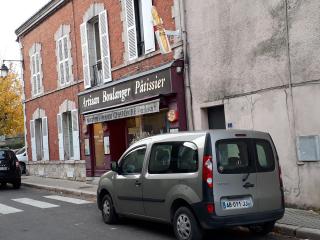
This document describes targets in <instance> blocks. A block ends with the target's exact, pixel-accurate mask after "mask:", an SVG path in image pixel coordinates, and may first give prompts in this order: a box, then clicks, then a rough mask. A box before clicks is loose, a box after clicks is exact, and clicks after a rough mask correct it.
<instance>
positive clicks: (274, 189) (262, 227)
mask: <svg viewBox="0 0 320 240" xmlns="http://www.w3.org/2000/svg"><path fill="white" fill-rule="evenodd" d="M97 203H98V207H99V209H100V210H101V212H102V217H103V220H104V222H106V223H108V224H112V223H115V222H116V221H117V220H118V217H119V216H128V217H137V218H146V219H150V220H154V221H161V222H166V223H170V224H172V225H173V227H174V232H175V235H176V237H177V239H181V240H182V239H183V240H193V239H201V238H202V234H203V230H205V229H215V228H222V227H231V226H247V227H248V228H249V229H250V230H251V231H252V232H254V233H256V234H261V235H263V234H267V233H269V232H270V231H272V229H273V226H274V224H275V221H276V220H278V219H280V218H282V217H283V215H284V196H283V185H282V180H281V170H280V167H279V159H278V155H277V152H276V149H275V146H274V144H273V142H272V139H271V137H270V135H269V134H268V133H264V132H257V131H242V130H213V131H201V132H181V133H175V134H162V135H158V136H153V137H149V138H146V139H143V140H141V141H139V142H136V143H135V144H133V145H132V146H130V147H129V148H128V149H127V150H126V152H125V153H124V154H123V155H122V157H121V158H120V160H119V161H118V162H112V171H109V172H107V173H105V174H104V175H103V176H102V177H101V178H100V182H99V187H98V191H97Z"/></svg>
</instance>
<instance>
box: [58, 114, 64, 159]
mask: <svg viewBox="0 0 320 240" xmlns="http://www.w3.org/2000/svg"><path fill="white" fill-rule="evenodd" d="M57 125H58V141H59V158H60V160H64V147H63V131H62V114H58V115H57Z"/></svg>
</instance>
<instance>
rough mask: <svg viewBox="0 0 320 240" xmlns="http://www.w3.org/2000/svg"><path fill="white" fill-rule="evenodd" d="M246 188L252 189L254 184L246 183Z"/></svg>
mask: <svg viewBox="0 0 320 240" xmlns="http://www.w3.org/2000/svg"><path fill="white" fill-rule="evenodd" d="M243 187H244V188H251V187H254V184H252V183H249V182H246V184H245V185H243Z"/></svg>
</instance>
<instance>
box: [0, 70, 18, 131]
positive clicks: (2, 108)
mask: <svg viewBox="0 0 320 240" xmlns="http://www.w3.org/2000/svg"><path fill="white" fill-rule="evenodd" d="M22 133H23V107H22V86H21V82H20V80H19V79H18V76H17V74H15V73H12V72H10V73H9V74H8V76H7V77H5V78H0V136H2V135H6V136H8V135H18V134H22Z"/></svg>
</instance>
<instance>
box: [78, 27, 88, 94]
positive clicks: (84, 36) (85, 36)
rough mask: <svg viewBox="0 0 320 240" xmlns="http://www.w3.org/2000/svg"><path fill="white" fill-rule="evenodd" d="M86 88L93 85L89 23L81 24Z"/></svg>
mask: <svg viewBox="0 0 320 240" xmlns="http://www.w3.org/2000/svg"><path fill="white" fill-rule="evenodd" d="M80 32H81V50H82V64H83V80H84V88H90V87H91V75H90V64H89V46H88V32H87V23H86V22H85V23H82V24H81V25H80Z"/></svg>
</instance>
